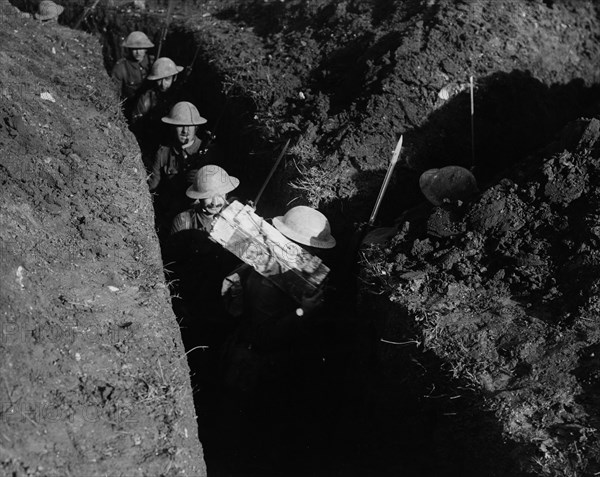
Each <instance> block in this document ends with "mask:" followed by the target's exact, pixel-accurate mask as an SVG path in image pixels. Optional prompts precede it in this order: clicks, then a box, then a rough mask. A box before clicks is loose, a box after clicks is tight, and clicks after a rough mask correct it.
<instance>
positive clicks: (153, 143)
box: [131, 88, 177, 167]
mask: <svg viewBox="0 0 600 477" xmlns="http://www.w3.org/2000/svg"><path fill="white" fill-rule="evenodd" d="M176 95H177V91H174V88H171V89H169V90H168V91H167V92H165V93H162V92H161V91H158V90H157V89H156V88H151V89H149V90H147V91H145V92H144V93H142V95H141V96H140V97H139V98H138V99H137V101H136V103H135V106H134V107H133V110H132V112H131V130H132V131H133V133H134V134H135V136H136V138H137V140H138V143H139V145H140V148H141V149H142V155H143V157H144V163H145V164H146V166H147V167H151V166H152V159H151V158H152V157H153V156H154V154H155V153H156V151H157V150H158V147H159V146H160V140H161V138H163V137H165V136H166V135H167V134H168V129H167V126H166V125H165V123H163V122H162V121H161V120H160V118H162V117H163V116H165V115H167V114H168V112H169V110H170V108H171V106H172V105H173V103H175V102H176V101H175V97H176ZM148 158H150V160H148Z"/></svg>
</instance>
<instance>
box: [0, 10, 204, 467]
mask: <svg viewBox="0 0 600 477" xmlns="http://www.w3.org/2000/svg"><path fill="white" fill-rule="evenodd" d="M0 6H1V8H2V13H3V15H1V16H0V23H1V28H0V31H1V32H2V33H0V35H1V40H0V42H1V44H2V49H1V51H0V55H2V65H3V68H2V71H1V72H0V108H1V109H0V111H1V115H2V120H1V121H0V142H1V143H2V156H1V158H0V174H1V181H2V195H1V197H2V204H1V215H0V220H1V223H2V227H1V228H0V237H1V246H2V248H1V252H2V253H1V255H0V266H1V268H2V273H1V274H0V276H1V280H2V287H1V291H0V293H1V294H2V318H1V320H2V321H1V332H2V335H1V338H2V340H1V341H0V346H1V347H2V354H3V359H2V361H1V364H0V366H1V368H2V372H1V375H2V378H1V379H2V385H1V386H0V403H1V404H2V407H1V409H0V425H1V432H0V456H1V458H0V469H1V471H0V473H2V474H3V475H38V476H51V475H56V476H64V475H73V476H74V475H132V476H133V475H139V476H146V475H171V476H175V475H181V476H183V475H194V476H197V475H205V474H206V470H205V464H204V461H203V453H202V448H201V445H200V443H199V440H198V433H197V425H196V422H195V415H194V405H193V399H192V392H191V387H190V381H189V369H188V366H187V363H186V359H185V352H184V349H183V345H182V343H181V337H180V333H179V329H178V327H177V322H176V320H175V316H174V315H173V312H172V310H171V308H170V304H169V294H168V289H167V286H166V284H165V282H164V278H163V273H162V263H161V260H160V249H159V246H158V240H157V237H156V234H155V233H154V231H153V227H154V224H153V218H152V205H151V200H150V196H149V194H148V192H147V187H146V184H145V180H144V179H145V176H144V171H143V165H142V163H141V160H140V157H139V151H138V150H137V148H136V147H135V140H134V138H133V137H132V136H131V135H130V134H129V133H128V132H127V129H126V125H125V124H124V122H123V120H122V118H121V115H120V112H119V109H118V106H117V105H118V102H117V100H116V97H115V94H114V93H113V92H112V91H111V89H110V87H109V85H108V81H107V75H106V72H105V70H104V69H103V67H102V63H101V58H100V55H99V49H100V44H99V43H98V42H97V40H96V39H95V38H93V37H90V36H89V35H87V34H84V33H81V32H76V31H73V30H69V29H66V28H64V27H61V26H58V25H40V24H38V23H37V22H34V21H32V20H30V19H29V20H28V19H23V18H21V17H19V16H17V15H13V13H14V10H13V8H12V7H11V6H9V5H8V4H7V3H6V2H2V3H1V4H0Z"/></svg>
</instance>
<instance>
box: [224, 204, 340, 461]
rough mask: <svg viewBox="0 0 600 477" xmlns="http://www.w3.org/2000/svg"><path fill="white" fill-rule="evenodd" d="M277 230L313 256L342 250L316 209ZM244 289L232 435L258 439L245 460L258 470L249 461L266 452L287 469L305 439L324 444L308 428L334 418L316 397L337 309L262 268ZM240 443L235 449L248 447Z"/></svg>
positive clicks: (231, 388) (233, 346) (231, 362)
mask: <svg viewBox="0 0 600 477" xmlns="http://www.w3.org/2000/svg"><path fill="white" fill-rule="evenodd" d="M273 225H274V226H275V228H276V229H277V230H279V231H280V232H281V233H282V234H283V235H285V236H286V237H287V238H289V239H290V240H292V241H294V242H295V243H296V244H298V245H300V246H302V247H303V248H305V249H306V250H307V251H309V252H310V253H311V254H313V255H317V256H318V255H323V254H324V253H328V251H329V250H330V249H332V248H333V247H334V246H335V245H336V240H335V239H334V237H333V236H332V235H331V229H330V226H329V221H328V220H327V218H326V217H325V216H324V215H323V214H322V213H320V212H319V211H317V210H315V209H313V208H310V207H306V206H297V207H294V208H292V209H290V210H289V211H288V212H287V213H286V214H285V215H284V216H282V217H275V218H274V219H273ZM321 258H322V257H321ZM242 286H243V300H244V314H243V316H242V317H241V320H240V325H239V327H238V329H237V330H236V333H235V334H234V335H233V336H232V338H231V339H230V341H229V343H228V346H227V348H226V350H225V352H224V355H223V356H224V362H223V368H224V382H225V385H226V387H227V389H228V392H229V393H230V394H228V395H225V397H224V402H226V403H227V404H224V406H231V408H225V409H224V410H223V418H224V419H227V420H229V419H231V420H232V422H230V423H228V425H229V426H231V427H232V428H234V429H236V430H235V432H233V433H232V434H235V435H238V436H244V435H255V436H258V437H257V438H256V439H255V440H254V441H253V442H252V444H250V445H249V446H248V447H249V448H248V455H244V453H243V452H242V453H241V455H239V459H240V460H241V463H242V465H243V466H247V465H253V464H252V462H246V459H249V460H251V461H252V460H254V459H255V456H256V455H258V456H262V457H260V461H261V462H260V463H261V465H266V466H269V467H271V466H272V469H269V470H272V471H276V472H281V470H282V469H283V468H285V465H289V460H288V459H291V458H292V456H293V455H297V454H298V449H303V448H304V449H305V448H306V442H302V441H308V440H309V439H312V444H311V445H316V444H317V442H316V441H317V439H318V435H317V434H318V433H319V430H315V429H314V428H313V429H311V430H310V431H307V426H308V427H311V426H319V425H322V424H319V422H323V420H324V419H326V417H324V415H323V414H324V412H325V411H326V407H319V404H318V399H317V396H316V395H315V393H317V392H322V391H323V389H325V386H326V385H325V384H324V383H325V381H326V379H325V368H324V363H325V359H324V358H325V352H326V351H325V345H324V342H325V338H326V336H328V334H329V333H330V332H329V330H328V327H329V326H330V320H331V317H330V316H329V315H331V314H332V313H333V311H332V308H333V306H332V305H331V303H330V302H329V297H328V300H327V301H326V300H325V292H324V290H322V289H321V290H320V291H318V292H317V293H315V294H314V295H312V296H305V297H303V298H302V299H301V300H300V302H296V301H295V300H294V299H292V298H291V297H290V296H288V295H286V294H285V293H284V292H283V291H282V290H281V289H280V288H278V287H277V286H275V285H274V284H273V282H271V281H270V280H269V279H268V278H266V277H264V276H262V275H260V274H259V273H258V272H256V271H255V270H251V271H250V273H249V274H248V276H247V277H245V278H243V279H242ZM236 396H237V397H236ZM236 416H238V417H236ZM238 419H239V420H238ZM257 422H260V429H259V430H258V431H257V429H256V424H255V423H257ZM257 432H259V433H260V434H257ZM246 433H247V434H246ZM243 439H244V438H243V437H242V440H243ZM238 444H239V443H234V445H233V447H236V446H237V447H238V448H240V446H239V445H238ZM318 445H325V444H324V443H319V444H318ZM255 446H256V447H255ZM241 447H244V446H241ZM232 452H234V449H232ZM240 452H241V451H240ZM244 452H245V451H244ZM263 453H264V454H263ZM254 464H256V462H255V463H254Z"/></svg>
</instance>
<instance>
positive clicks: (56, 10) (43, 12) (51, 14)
mask: <svg viewBox="0 0 600 477" xmlns="http://www.w3.org/2000/svg"><path fill="white" fill-rule="evenodd" d="M64 9H65V7H63V6H61V5H57V4H56V3H54V2H51V1H50V0H42V1H41V2H40V4H39V6H38V12H37V13H35V14H34V15H33V16H34V18H35V19H36V20H41V21H45V20H52V19H53V18H58V16H59V15H60V14H61V13H62V12H63V11H64Z"/></svg>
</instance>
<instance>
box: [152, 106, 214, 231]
mask: <svg viewBox="0 0 600 477" xmlns="http://www.w3.org/2000/svg"><path fill="white" fill-rule="evenodd" d="M161 121H162V122H163V123H165V124H166V125H168V126H170V131H168V133H169V135H170V139H171V140H170V142H169V143H168V144H166V145H161V146H160V147H159V149H158V151H157V152H156V155H155V157H154V161H153V164H152V170H151V173H150V176H149V177H148V187H149V188H150V191H151V192H155V193H156V198H155V203H154V205H155V211H156V217H157V223H158V226H159V233H160V232H162V233H167V232H168V229H169V228H170V226H171V221H172V220H173V218H174V217H175V215H176V214H177V213H179V212H181V211H182V210H183V209H184V208H185V207H186V204H187V201H188V198H187V197H186V190H187V188H188V187H189V186H190V185H191V184H192V182H193V181H194V178H195V176H196V172H197V171H198V170H199V169H200V168H201V167H202V166H204V165H208V164H216V163H217V162H218V161H219V158H218V156H217V153H216V148H215V146H214V145H213V144H212V143H211V140H210V135H209V133H207V132H205V131H203V134H201V135H199V130H198V128H199V126H201V125H204V124H206V122H207V121H206V119H205V118H203V117H202V116H200V113H199V112H198V109H197V108H196V106H194V105H193V104H192V103H190V102H188V101H180V102H179V103H176V104H175V105H174V106H173V107H172V108H171V110H170V112H169V114H168V115H167V116H164V117H162V118H161Z"/></svg>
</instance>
